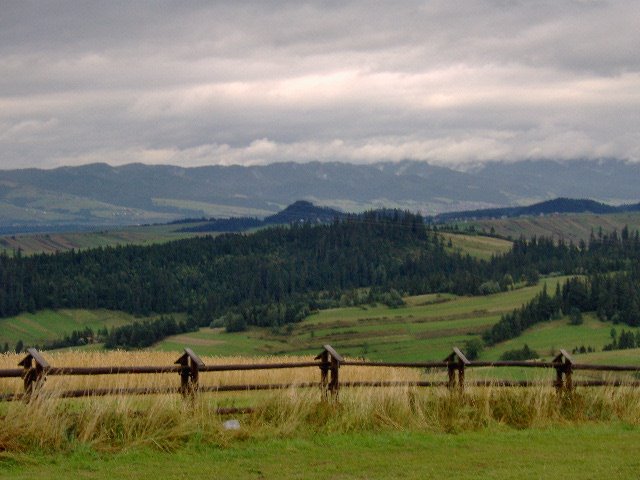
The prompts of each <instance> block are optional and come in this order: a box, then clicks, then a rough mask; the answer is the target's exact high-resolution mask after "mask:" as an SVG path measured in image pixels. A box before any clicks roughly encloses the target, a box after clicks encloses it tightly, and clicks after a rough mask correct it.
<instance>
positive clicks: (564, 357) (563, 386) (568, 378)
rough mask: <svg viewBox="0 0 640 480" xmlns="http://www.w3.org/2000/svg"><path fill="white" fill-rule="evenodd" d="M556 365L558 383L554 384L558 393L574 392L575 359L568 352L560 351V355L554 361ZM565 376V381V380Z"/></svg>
mask: <svg viewBox="0 0 640 480" xmlns="http://www.w3.org/2000/svg"><path fill="white" fill-rule="evenodd" d="M553 363H555V364H556V367H555V369H556V381H555V383H554V385H555V387H556V391H557V392H558V393H561V392H562V391H563V390H564V391H567V392H571V391H573V378H572V374H573V358H571V355H569V353H567V351H566V350H564V349H562V348H561V349H560V353H559V354H558V355H557V356H556V357H555V358H554V359H553ZM563 376H564V379H563Z"/></svg>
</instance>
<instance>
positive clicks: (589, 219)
mask: <svg viewBox="0 0 640 480" xmlns="http://www.w3.org/2000/svg"><path fill="white" fill-rule="evenodd" d="M458 225H459V227H460V228H461V229H463V230H466V229H469V228H473V229H475V230H476V231H479V232H486V233H489V232H491V229H493V230H494V232H495V234H496V235H499V236H501V237H505V238H507V237H510V238H514V239H516V238H519V237H520V236H524V237H525V238H531V237H533V236H536V237H553V238H554V239H556V240H558V239H564V240H566V241H569V240H571V241H573V242H574V243H578V242H579V241H580V240H584V241H585V242H586V241H588V240H589V236H590V234H591V232H592V231H593V232H594V233H595V234H596V235H597V233H598V230H599V229H602V231H603V232H605V233H607V232H613V231H614V230H617V231H618V232H620V231H621V230H622V229H623V228H624V226H625V225H626V226H628V228H629V230H631V231H635V230H638V229H640V212H631V213H613V214H606V215H598V214H591V213H579V214H553V215H544V216H537V217H533V216H525V217H517V218H502V219H492V220H477V221H470V222H466V223H460V224H458Z"/></svg>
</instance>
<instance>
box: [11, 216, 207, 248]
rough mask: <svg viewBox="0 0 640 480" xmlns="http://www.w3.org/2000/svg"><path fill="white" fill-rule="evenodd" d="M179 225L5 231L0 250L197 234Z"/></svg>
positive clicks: (96, 244) (125, 242) (127, 242)
mask: <svg viewBox="0 0 640 480" xmlns="http://www.w3.org/2000/svg"><path fill="white" fill-rule="evenodd" d="M185 225H187V224H185ZM188 225H196V224H195V223H194V224H188ZM182 226H184V225H182V224H181V225H180V227H182ZM178 228H179V227H178V226H176V225H142V226H132V227H123V228H115V229H113V230H111V229H109V230H100V231H91V232H66V233H39V234H19V235H5V236H0V252H2V251H5V252H7V253H8V254H9V255H13V254H14V252H16V251H17V250H21V252H22V253H23V254H24V255H32V254H36V253H54V252H64V251H67V250H71V249H75V250H86V249H89V248H97V247H107V246H110V247H114V246H117V245H152V244H155V243H163V242H169V241H172V240H179V239H182V238H188V237H193V236H195V235H198V234H197V233H184V232H177V231H176V230H177V229H178Z"/></svg>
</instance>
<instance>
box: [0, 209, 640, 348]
mask: <svg viewBox="0 0 640 480" xmlns="http://www.w3.org/2000/svg"><path fill="white" fill-rule="evenodd" d="M432 228H433V227H430V226H428V225H425V222H424V219H423V218H422V217H421V216H419V215H415V214H411V213H408V212H401V211H383V212H368V213H366V214H364V215H359V216H348V217H345V218H341V219H336V220H335V221H334V222H332V223H330V224H324V225H312V224H309V223H302V224H299V223H294V224H291V225H290V226H288V227H270V228H266V229H263V230H260V231H257V232H255V233H252V234H223V235H220V236H217V237H209V236H207V237H199V238H191V239H185V240H179V241H175V242H170V243H166V244H161V245H152V246H147V247H141V246H121V247H108V248H98V249H92V250H86V251H81V252H77V251H71V252H66V253H57V254H48V255H47V254H41V255H34V256H29V257H27V256H22V255H20V254H17V255H15V256H13V257H10V256H8V255H1V256H0V280H1V282H0V316H2V317H6V316H11V315H16V314H18V313H20V312H25V311H28V312H33V311H37V310H41V309H44V308H50V309H59V308H87V309H95V308H105V309H112V310H122V311H125V312H129V313H133V314H139V315H150V314H152V313H155V314H172V313H178V312H186V313H187V315H188V319H187V321H186V322H184V323H183V325H176V326H174V324H173V322H166V321H164V323H163V324H162V325H161V326H158V325H155V326H154V325H153V324H152V322H147V323H146V324H144V323H143V322H140V323H139V326H138V327H136V328H138V329H139V328H143V329H146V330H149V331H151V330H154V332H159V333H156V334H154V335H155V337H154V338H157V337H160V338H161V337H162V336H163V335H164V334H165V333H166V334H171V332H175V331H184V330H185V329H191V328H197V326H205V325H209V324H210V323H211V322H212V321H214V320H215V319H220V318H223V322H224V321H226V322H227V324H228V323H230V322H235V324H236V325H239V327H242V325H243V324H244V325H260V326H278V325H283V324H287V323H291V322H297V321H299V320H300V319H302V318H304V316H305V315H306V314H307V313H308V312H309V311H313V310H317V309H321V308H327V307H331V306H336V305H337V303H338V302H339V300H340V298H344V295H345V294H349V292H351V293H352V297H354V298H359V297H363V298H365V300H363V301H380V302H383V303H387V304H393V303H394V302H397V301H398V299H399V300H400V302H401V301H402V300H401V296H402V295H418V294H424V293H436V292H449V293H454V294H458V295H477V294H488V293H491V292H494V291H499V290H506V289H509V288H511V287H512V285H513V283H514V282H520V281H524V282H527V283H530V284H534V283H536V282H537V281H538V278H539V276H540V275H548V274H565V275H568V274H575V275H583V276H584V275H586V276H587V277H586V280H583V279H582V277H580V278H578V277H577V278H576V280H575V281H571V282H568V283H567V284H566V285H565V286H564V287H563V289H562V291H561V292H560V293H558V292H556V293H555V294H554V295H553V296H551V295H549V294H548V293H547V292H546V290H545V291H543V293H542V294H540V296H539V297H536V298H535V299H534V300H533V301H532V302H531V303H530V304H529V305H526V306H524V307H522V309H521V310H520V311H516V312H514V313H513V314H509V315H506V316H504V318H503V319H502V321H501V322H499V323H498V324H497V325H495V326H494V327H493V329H492V330H491V331H490V332H487V333H486V334H485V341H487V342H489V343H492V342H498V341H501V340H503V339H506V338H512V337H513V336H517V335H518V334H519V332H520V331H522V330H523V329H525V328H527V327H528V326H530V325H532V324H533V323H536V322H538V321H542V320H544V319H549V318H551V317H552V316H553V315H554V314H557V313H558V312H560V311H563V312H569V310H570V309H571V308H574V307H575V308H577V309H579V310H581V311H589V310H594V311H598V314H599V315H601V316H602V317H603V318H607V319H610V320H612V321H619V322H623V323H627V324H629V325H634V324H635V323H634V322H637V319H638V316H637V315H636V312H637V311H638V304H639V302H638V300H637V297H638V292H637V289H635V287H634V285H635V284H637V279H638V272H639V271H640V268H639V267H638V265H639V264H638V258H639V253H640V238H639V235H638V232H635V233H633V234H632V233H630V232H629V231H628V230H627V229H625V230H623V231H622V232H621V235H618V234H617V233H615V232H614V233H612V234H608V235H605V234H598V235H592V238H591V239H590V241H589V243H588V245H587V244H584V243H582V244H579V245H574V244H566V243H563V242H560V243H557V242H554V241H552V240H550V239H545V238H533V239H531V240H524V239H519V240H517V241H516V242H514V244H513V248H512V250H511V251H510V252H508V253H506V254H503V255H498V256H494V257H493V258H492V259H491V260H489V261H483V260H478V259H475V258H472V257H470V256H469V255H463V254H461V253H452V252H450V251H448V250H447V249H446V246H445V245H444V241H443V239H442V237H441V236H439V235H438V234H437V233H436V232H434V231H433V229H432ZM609 272H617V273H616V274H614V275H611V274H610V273H609ZM359 289H366V291H367V292H368V293H367V295H364V296H363V295H355V294H353V292H358V291H359ZM559 295H560V296H561V297H562V299H560V297H559ZM145 325H146V326H145ZM140 326H142V327H140ZM132 328H133V327H132ZM232 328H233V327H232ZM163 332H165V333H163ZM118 335H120V334H119V332H116V337H118V339H119V338H121V337H123V336H122V335H120V336H118ZM136 335H137V334H136ZM137 336H139V335H137ZM113 343H114V344H115V345H122V344H123V342H122V341H121V340H117V339H116V340H114V342H113ZM125 343H126V342H125ZM137 343H139V342H137Z"/></svg>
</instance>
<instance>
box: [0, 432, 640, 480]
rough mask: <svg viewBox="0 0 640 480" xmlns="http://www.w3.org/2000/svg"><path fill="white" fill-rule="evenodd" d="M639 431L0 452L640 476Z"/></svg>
mask: <svg viewBox="0 0 640 480" xmlns="http://www.w3.org/2000/svg"><path fill="white" fill-rule="evenodd" d="M638 440H640V430H639V429H638V428H637V427H628V426H625V425H621V424H613V425H590V426H581V427H556V428H550V429H534V430H505V429H495V430H490V431H480V432H466V433H462V434H457V435H451V434H439V433H428V432H398V431H384V432H368V433H349V434H324V435H318V436H304V437H295V438H272V439H260V440H244V441H242V440H240V441H237V442H232V443H230V444H229V445H226V446H218V445H212V444H205V443H202V442H198V441H194V442H193V443H192V444H190V445H187V446H186V447H184V448H181V449H179V450H177V451H175V452H172V453H166V452H159V451H157V450H151V449H148V448H147V449H138V450H133V451H127V452H123V453H119V454H116V455H110V454H99V453H96V452H95V451H93V450H91V449H86V448H82V447H78V448H77V449H75V450H73V451H71V452H69V453H66V454H57V455H45V456H42V457H37V458H36V457H33V456H26V455H13V456H10V455H3V454H0V476H2V477H3V478H12V479H33V478H52V479H57V478H69V476H70V475H73V476H74V477H75V478H80V479H103V478H105V479H106V478H125V479H126V478H136V479H154V480H155V479H158V478H163V479H179V478H180V479H181V478H193V479H198V478H216V479H238V478H243V479H245V478H247V479H276V478H277V479H280V478H294V479H316V478H339V479H365V478H376V479H386V478H389V479H391V478H407V479H412V478H416V479H417V478H432V479H441V478H442V479H444V478H447V479H450V478H457V479H478V478H488V479H508V478H523V479H529V478H540V479H546V478H549V479H550V478H554V479H555V478H581V479H600V478H610V479H614V478H635V476H636V475H637V472H638V468H640V458H639V457H638V456H637V444H638Z"/></svg>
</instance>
